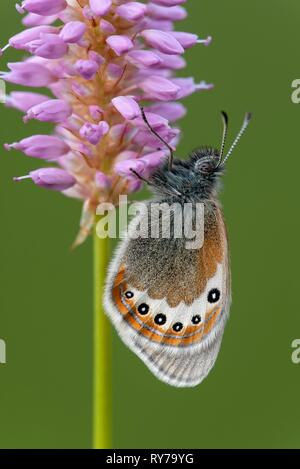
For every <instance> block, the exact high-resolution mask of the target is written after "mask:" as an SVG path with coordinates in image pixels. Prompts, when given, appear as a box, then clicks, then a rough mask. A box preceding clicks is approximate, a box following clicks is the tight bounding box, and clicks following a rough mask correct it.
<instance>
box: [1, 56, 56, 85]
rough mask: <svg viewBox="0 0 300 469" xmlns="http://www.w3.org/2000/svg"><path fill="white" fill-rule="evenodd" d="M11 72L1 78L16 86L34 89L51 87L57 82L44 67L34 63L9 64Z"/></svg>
mask: <svg viewBox="0 0 300 469" xmlns="http://www.w3.org/2000/svg"><path fill="white" fill-rule="evenodd" d="M7 65H8V67H9V68H10V69H11V72H8V73H4V74H3V75H2V76H1V78H2V79H3V80H5V81H8V82H10V83H15V84H16V85H25V86H32V87H33V88H35V87H37V88H39V87H41V86H49V85H50V84H51V83H53V82H54V81H56V78H55V77H54V76H53V75H52V73H51V72H50V71H49V70H48V69H47V68H46V67H44V66H43V65H40V64H37V63H33V62H29V61H27V62H15V63H8V64H7Z"/></svg>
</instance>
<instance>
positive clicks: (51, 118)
mask: <svg viewBox="0 0 300 469" xmlns="http://www.w3.org/2000/svg"><path fill="white" fill-rule="evenodd" d="M71 114H72V108H71V106H70V104H68V103H65V101H63V100H61V99H50V100H49V101H45V102H43V103H41V104H38V105H36V106H33V107H32V108H30V109H29V110H28V112H27V114H26V116H25V117H24V118H23V120H24V122H28V121H29V120H30V119H37V120H39V121H41V122H54V123H60V122H64V121H65V120H66V119H68V117H70V116H71Z"/></svg>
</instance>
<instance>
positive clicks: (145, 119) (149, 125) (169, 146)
mask: <svg viewBox="0 0 300 469" xmlns="http://www.w3.org/2000/svg"><path fill="white" fill-rule="evenodd" d="M141 113H142V117H143V121H144V122H145V124H146V125H147V127H148V129H149V130H150V132H151V133H152V134H153V135H155V137H157V138H158V139H159V140H160V141H161V142H162V143H163V144H164V145H165V146H166V147H167V148H168V150H169V151H170V157H169V170H171V169H172V166H173V159H174V150H173V148H172V147H171V145H169V144H168V142H166V140H164V139H163V138H162V137H161V136H160V135H159V134H158V133H157V132H156V131H155V130H154V129H153V127H152V126H151V124H150V123H149V121H148V119H147V116H146V114H145V111H144V108H143V107H141Z"/></svg>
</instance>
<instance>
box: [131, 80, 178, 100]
mask: <svg viewBox="0 0 300 469" xmlns="http://www.w3.org/2000/svg"><path fill="white" fill-rule="evenodd" d="M140 88H142V90H143V91H144V92H145V93H147V95H149V97H150V98H151V99H158V100H159V101H171V100H173V99H177V95H178V92H179V91H180V87H179V86H177V85H176V84H175V83H173V82H172V81H170V80H168V79H167V78H164V77H161V76H151V77H149V78H146V79H145V80H143V81H142V82H141V83H140Z"/></svg>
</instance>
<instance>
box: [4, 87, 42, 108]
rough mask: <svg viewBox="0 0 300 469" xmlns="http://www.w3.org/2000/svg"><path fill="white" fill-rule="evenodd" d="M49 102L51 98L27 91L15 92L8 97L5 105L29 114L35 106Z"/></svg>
mask: <svg viewBox="0 0 300 469" xmlns="http://www.w3.org/2000/svg"><path fill="white" fill-rule="evenodd" d="M48 100H49V96H45V95H43V94H38V93H30V92H27V91H13V92H12V93H11V94H10V95H8V96H7V97H6V101H5V104H6V106H8V107H14V108H15V109H18V110H19V111H22V112H27V111H28V109H30V108H31V107H33V106H36V105H37V104H41V103H43V102H45V101H48Z"/></svg>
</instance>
